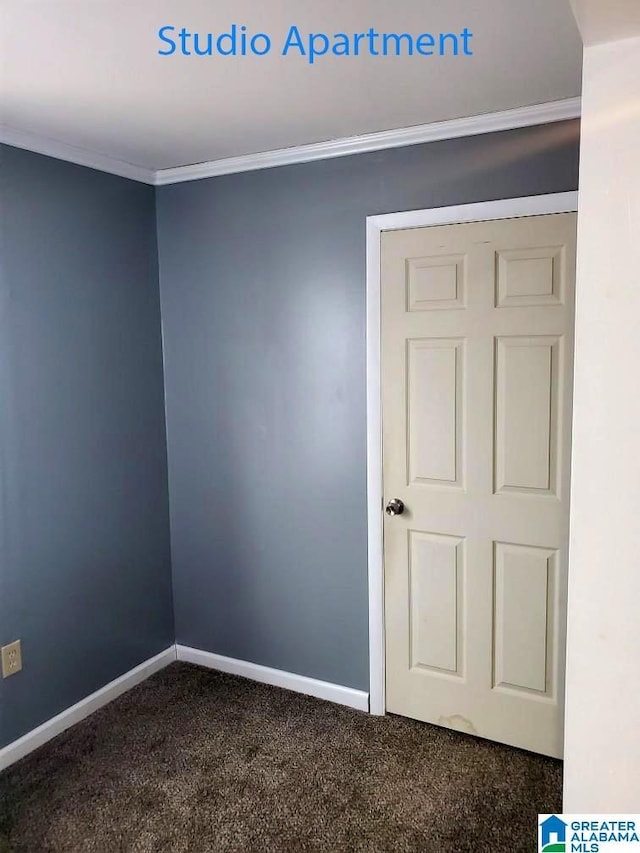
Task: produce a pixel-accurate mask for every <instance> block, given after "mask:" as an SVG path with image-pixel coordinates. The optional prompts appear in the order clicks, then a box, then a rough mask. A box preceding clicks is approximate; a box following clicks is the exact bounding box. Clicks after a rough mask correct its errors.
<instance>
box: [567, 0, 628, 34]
mask: <svg viewBox="0 0 640 853" xmlns="http://www.w3.org/2000/svg"><path fill="white" fill-rule="evenodd" d="M571 6H572V7H573V11H574V13H575V16H576V18H577V20H578V24H579V26H580V32H581V35H582V40H583V41H584V43H585V44H586V45H593V44H600V43H602V42H606V41H615V40H616V39H624V38H633V37H637V36H640V2H638V0H606V2H603V0H571Z"/></svg>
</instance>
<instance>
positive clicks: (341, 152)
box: [0, 98, 581, 186]
mask: <svg viewBox="0 0 640 853" xmlns="http://www.w3.org/2000/svg"><path fill="white" fill-rule="evenodd" d="M580 104H581V100H580V98H568V99H566V100H563V101H552V102H550V103H546V104H536V105H534V106H529V107H518V108H516V109H511V110H504V111H502V112H496V113H486V114H484V115H477V116H470V117H468V118H457V119H451V120H450V121H439V122H434V123H432V124H421V125H416V126H414V127H407V128H401V129H398V130H384V131H381V132H379V133H368V134H365V135H363V136H351V137H347V138H345V139H333V140H330V141H328V142H316V143H313V144H311V145H300V146H298V147H295V148H281V149H279V150H277V151H265V152H261V153H258V154H246V155H244V156H242V157H228V158H226V159H224V160H211V161H209V162H206V163H194V164H193V165H190V166H177V167H176V168H172V169H161V170H160V171H157V172H154V171H152V170H151V169H145V168H143V167H141V166H136V165H134V164H132V163H125V162H124V161H122V160H115V159H113V158H112V157H107V156H105V155H104V154H100V153H98V152H95V151H88V150H85V149H83V148H76V147H75V146H73V145H67V144H66V143H63V142H59V141H56V140H54V139H47V138H44V137H39V136H35V135H33V134H30V133H24V132H23V131H20V130H16V129H15V128H10V127H6V126H0V142H3V143H5V144H7V145H13V146H15V147H16V148H24V149H27V150H28V151H34V152H36V153H38V154H45V155H47V156H50V157H56V158H58V159H59V160H66V161H68V162H70V163H76V164H78V165H80V166H88V167H89V168H91V169H98V170H100V171H102V172H110V173H111V174H113V175H120V176H121V177H124V178H130V179H132V180H134V181H141V182H142V183H145V184H151V185H152V186H163V185H165V184H177V183H181V182H183V181H195V180H198V179H200V178H213V177H216V176H218V175H231V174H234V173H237V172H250V171H253V170H255V169H269V168H272V167H274V166H287V165H291V164H293V163H309V162H311V161H312V160H326V159H329V158H332V157H344V156H346V155H349V154H362V153H365V152H367V151H382V150H383V149H385V148H401V147H403V146H405V145H418V144H420V143H424V142H435V141H437V140H442V139H455V138H458V137H462V136H476V135H478V134H482V133H495V132H497V131H501V130H513V129H515V128H518V127H531V126H533V125H538V124H548V123H550V122H555V121H566V120H568V119H575V118H579V117H580Z"/></svg>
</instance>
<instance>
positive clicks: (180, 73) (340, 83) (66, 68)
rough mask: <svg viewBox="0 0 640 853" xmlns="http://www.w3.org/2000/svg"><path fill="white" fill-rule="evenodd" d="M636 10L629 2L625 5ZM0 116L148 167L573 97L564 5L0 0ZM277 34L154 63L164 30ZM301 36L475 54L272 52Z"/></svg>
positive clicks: (511, 0) (520, 1)
mask: <svg viewBox="0 0 640 853" xmlns="http://www.w3.org/2000/svg"><path fill="white" fill-rule="evenodd" d="M634 2H635V0H634ZM0 8H1V12H2V21H1V22H0V25H1V26H2V33H3V35H2V39H3V44H2V73H1V74H0V105H1V114H2V122H3V124H5V125H6V126H9V127H10V128H14V129H16V130H19V131H24V132H27V133H32V134H37V135H39V136H42V137H47V138H50V139H53V140H57V141H59V142H63V143H66V144H68V145H73V146H77V147H79V148H82V149H86V150H88V151H92V152H96V153H100V154H103V155H107V156H109V157H112V158H117V159H118V160H122V161H125V162H127V163H133V164H136V165H139V166H142V167H145V168H146V169H151V170H157V169H166V168H170V167H175V166H181V165H186V164H191V163H199V162H203V161H209V160H218V159H220V158H226V157H233V156H239V155H243V154H250V153H254V152H259V151H269V150H272V149H278V148H285V147H289V146H296V145H303V144H308V143H313V142H319V141H322V140H328V139H336V138H341V137H347V136H354V135H358V134H364V133H371V132H375V131H382V130H388V129H392V128H398V127H408V126H412V125H418V124H426V123H430V122H434V121H442V120H447V119H453V118H458V117H462V116H470V115H477V114H482V113H488V112H494V111H499V110H505V109H510V108H513V107H520V106H528V105H531V104H538V103H544V102H547V101H555V100H561V99H564V98H571V97H575V96H576V95H579V94H580V75H581V57H582V43H581V40H580V36H579V34H578V30H577V27H576V24H575V21H574V18H573V15H572V12H571V8H570V4H569V2H568V0H262V2H260V0H233V2H232V0H0ZM234 22H236V23H237V24H238V25H239V26H240V25H242V24H245V25H246V26H247V28H248V30H249V31H250V32H252V31H253V32H255V31H262V32H266V33H268V34H270V35H271V36H272V37H273V40H274V48H273V50H272V52H271V53H270V54H269V55H268V56H265V57H262V58H257V57H245V58H221V57H204V58H200V57H195V56H192V57H182V56H178V55H174V56H171V57H160V56H158V55H157V50H158V48H159V47H161V43H160V42H159V40H158V38H157V31H158V29H159V27H161V26H163V25H168V24H173V25H174V26H176V27H177V28H178V29H179V28H180V27H182V26H185V27H187V29H189V30H191V31H194V32H201V33H207V32H213V33H215V34H219V33H220V32H222V31H224V30H225V29H228V27H229V25H230V24H232V23H234ZM292 24H296V25H297V26H298V27H300V29H301V30H303V31H318V32H328V33H329V34H332V33H334V32H355V31H366V30H368V29H369V27H372V26H373V27H374V28H375V29H376V30H378V31H382V32H385V31H386V32H410V33H414V34H418V33H421V32H435V33H438V32H441V31H444V32H455V31H458V32H459V31H461V30H462V29H463V28H464V27H468V28H469V30H471V32H473V34H474V35H473V39H472V41H471V42H470V44H471V46H472V47H473V49H474V56H473V57H463V56H459V57H446V58H438V57H429V58H427V57H419V56H414V57H408V58H395V57H393V58H391V57H388V58H382V57H370V56H360V57H358V58H354V57H349V58H337V57H331V58H329V57H323V58H320V59H319V60H318V61H317V63H316V64H315V65H314V66H309V65H308V64H306V63H305V61H304V60H303V59H301V58H299V57H296V56H293V55H290V56H288V57H286V58H283V57H281V56H279V55H278V53H279V51H278V48H279V45H280V43H281V41H282V39H283V37H284V34H285V33H286V31H287V29H288V28H289V26H290V25H292Z"/></svg>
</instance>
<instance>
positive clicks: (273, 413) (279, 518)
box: [157, 122, 578, 689]
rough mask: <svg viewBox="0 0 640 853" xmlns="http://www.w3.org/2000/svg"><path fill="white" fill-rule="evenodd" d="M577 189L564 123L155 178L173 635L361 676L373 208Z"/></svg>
mask: <svg viewBox="0 0 640 853" xmlns="http://www.w3.org/2000/svg"><path fill="white" fill-rule="evenodd" d="M577 185H578V125H577V123H575V122H570V123H560V124H551V125H547V126H543V127H539V128H530V129H523V130H518V131H509V132H505V133H500V134H496V135H485V136H478V137H473V138H466V139H457V140H451V141H446V142H438V143H432V144H429V145H420V146H413V147H410V148H405V149H396V150H390V151H384V152H380V153H372V154H365V155H358V156H353V157H346V158H342V159H337V160H329V161H324V162H316V163H310V164H306V165H298V166H288V167H284V168H277V169H268V170H264V171H258V172H251V173H246V174H238V175H233V176H228V177H220V178H214V179H210V180H203V181H196V182H192V183H184V184H177V185H173V186H168V187H163V188H160V189H159V190H158V194H157V214H158V235H159V246H160V285H161V300H162V318H163V334H164V347H165V350H164V352H165V391H166V397H167V426H168V448H169V487H170V504H171V535H172V559H173V584H174V603H175V615H176V633H177V640H178V642H179V643H184V644H187V645H191V646H195V647H197V648H200V649H206V650H209V651H212V652H218V653H220V654H223V655H229V656H232V657H237V658H241V659H244V660H249V661H254V662H257V663H261V664H265V665H268V666H273V667H278V668H282V669H284V670H289V671H291V672H296V673H302V674H304V675H308V676H313V677H316V678H321V679H326V680H328V681H333V682H337V683H339V684H344V685H349V686H352V687H356V688H363V689H367V686H368V638H367V564H366V559H367V546H366V491H365V485H366V484H365V454H366V443H365V435H366V418H365V217H366V216H367V215H370V214H377V213H388V212H392V211H397V210H408V209H412V208H423V207H437V206H442V205H451V204H462V203H468V202H477V201H484V200H489V199H500V198H507V197H515V196H521V195H537V194H541V193H551V192H561V191H567V190H574V189H576V188H577Z"/></svg>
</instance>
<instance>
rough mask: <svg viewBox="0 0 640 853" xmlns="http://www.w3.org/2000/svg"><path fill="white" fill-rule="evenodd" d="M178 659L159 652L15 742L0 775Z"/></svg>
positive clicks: (172, 650) (0, 752)
mask: <svg viewBox="0 0 640 853" xmlns="http://www.w3.org/2000/svg"><path fill="white" fill-rule="evenodd" d="M175 659H176V647H175V646H169V648H168V649H165V650H164V651H163V652H160V654H159V655H155V657H152V658H149V660H146V661H144V662H143V663H141V664H140V665H139V666H136V667H134V669H131V670H129V672H125V674H124V675H121V676H120V678H116V679H115V681H111V682H110V683H109V684H107V685H105V686H104V687H101V688H100V690H96V692H95V693H92V694H91V695H90V696H87V697H86V698H85V699H81V700H80V702H77V703H76V704H75V705H72V706H71V707H70V708H67V710H66V711H62V713H60V714H58V715H57V716H55V717H52V718H51V719H50V720H47V722H46V723H43V724H42V725H41V726H38V727H37V728H36V729H33V730H32V731H30V732H27V734H26V735H23V736H22V737H21V738H18V740H14V741H13V743H10V744H8V745H7V746H5V747H3V748H2V749H0V771H2V770H5V769H6V768H7V767H9V766H10V765H11V764H14V763H15V762H16V761H19V760H20V759H21V758H24V757H25V755H28V754H29V753H30V752H33V751H34V749H38V747H40V746H42V745H43V744H45V743H47V741H50V740H51V739H52V738H54V737H56V735H59V734H61V733H62V732H64V731H65V730H66V729H68V728H70V727H71V726H74V725H75V724H76V723H79V722H80V721H81V720H84V719H85V717H88V716H89V715H90V714H93V712H94V711H97V710H98V708H102V707H103V706H104V705H107V704H108V703H109V702H112V701H113V700H114V699H117V697H118V696H121V695H122V694H123V693H126V691H127V690H131V688H132V687H135V685H136V684H140V682H141V681H145V680H146V679H147V678H149V676H151V675H153V674H154V673H156V672H158V671H159V670H161V669H164V667H165V666H169V664H170V663H173V661H174V660H175Z"/></svg>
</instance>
